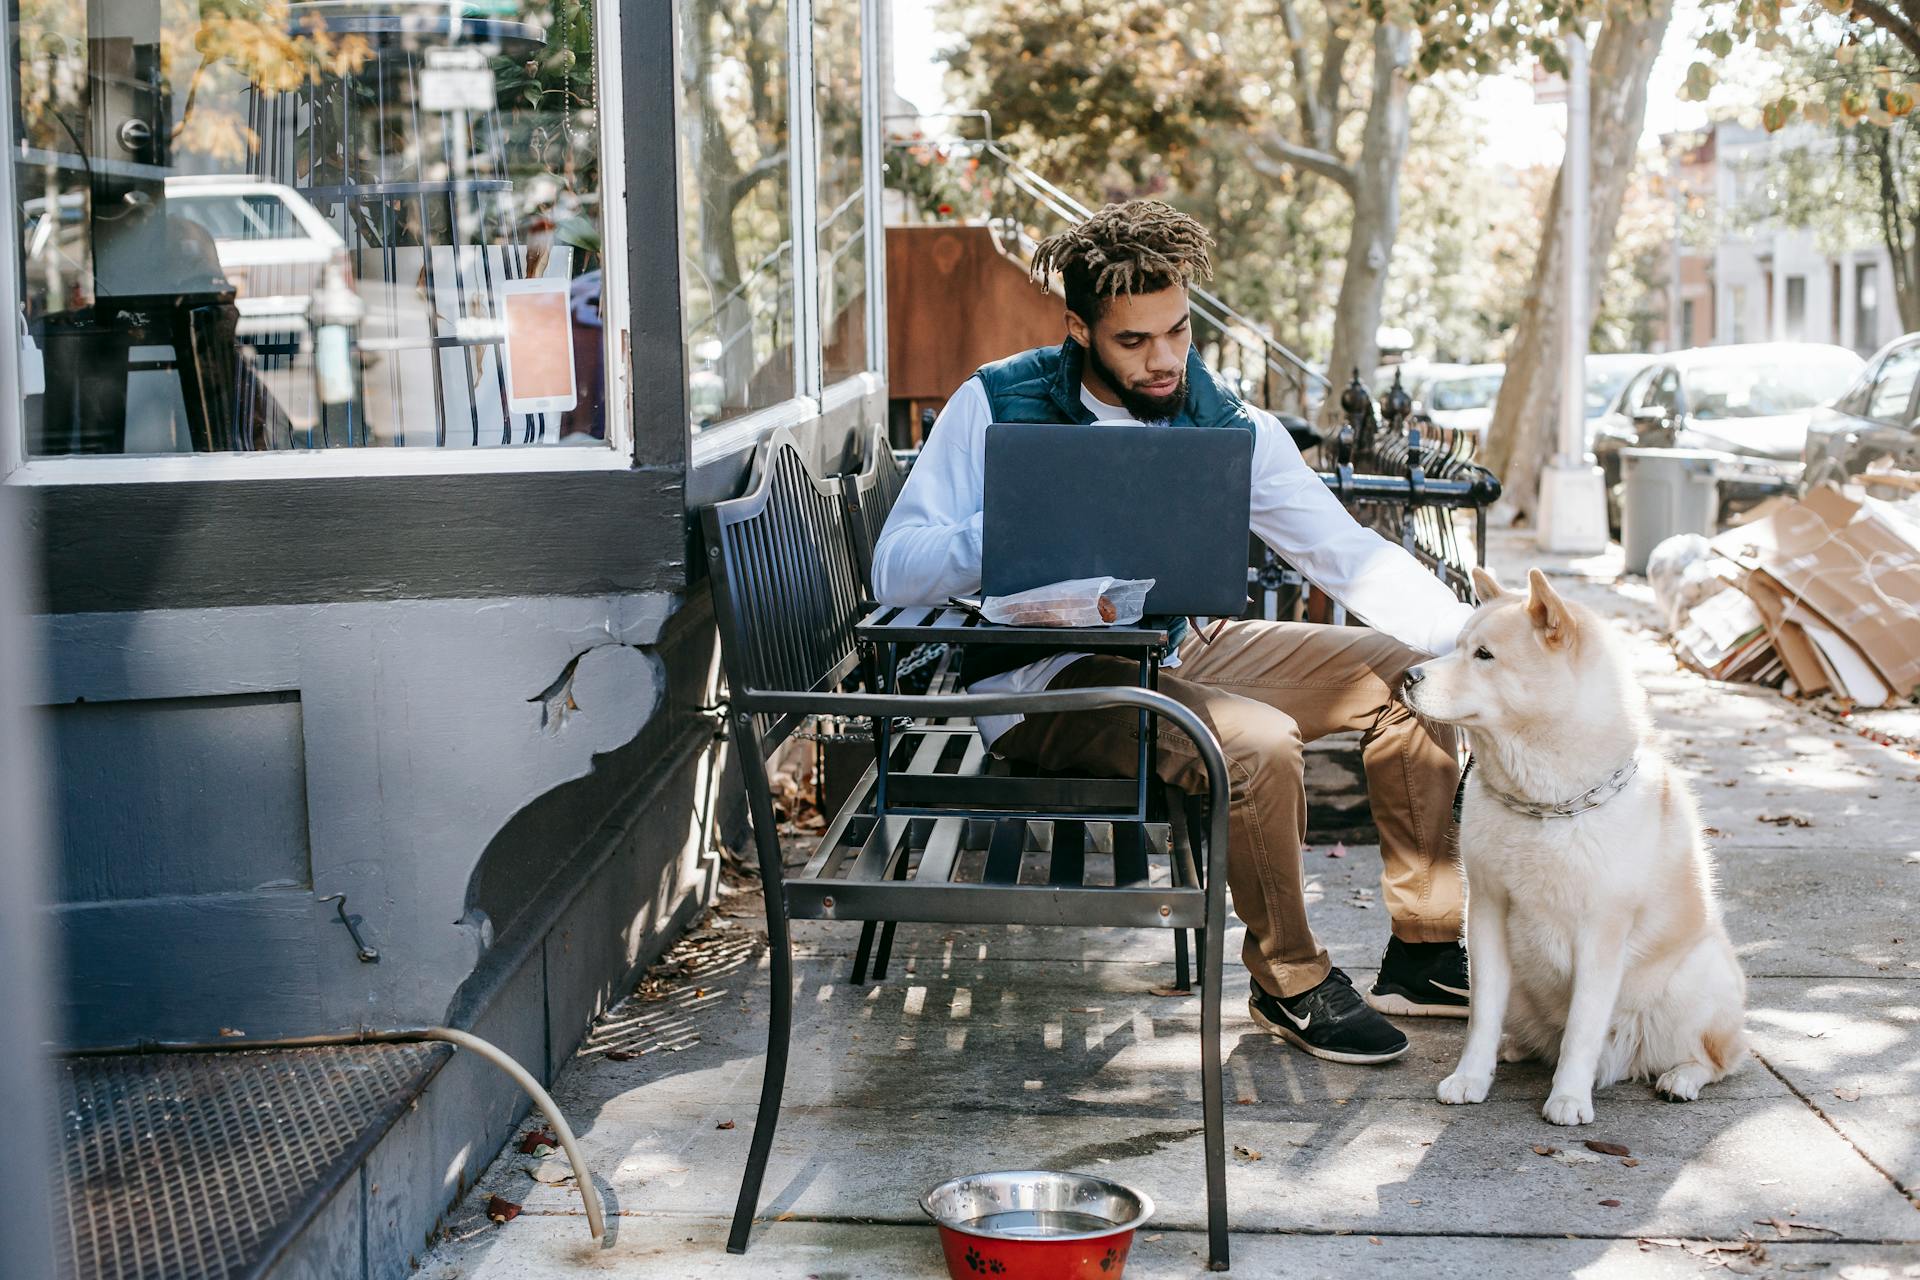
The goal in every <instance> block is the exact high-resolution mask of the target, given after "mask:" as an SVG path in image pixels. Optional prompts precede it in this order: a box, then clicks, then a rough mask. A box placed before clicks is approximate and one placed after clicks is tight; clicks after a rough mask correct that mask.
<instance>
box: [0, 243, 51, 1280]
mask: <svg viewBox="0 0 1920 1280" xmlns="http://www.w3.org/2000/svg"><path fill="white" fill-rule="evenodd" d="M0 251H5V250H4V246H0ZM17 506H18V495H17V494H16V493H15V492H14V491H13V490H10V489H7V488H4V487H0V974H5V975H6V978H5V981H0V1027H5V1028H6V1029H7V1034H6V1035H0V1098H5V1099H6V1100H7V1106H8V1108H9V1109H10V1110H11V1111H12V1113H13V1114H14V1115H15V1116H19V1117H23V1118H27V1121H28V1122H27V1123H24V1124H21V1125H19V1126H18V1129H19V1132H18V1133H17V1134H16V1135H15V1136H14V1139H13V1140H12V1141H11V1142H9V1143H8V1146H9V1147H10V1148H11V1150H9V1152H8V1155H7V1158H6V1159H5V1160H4V1161H0V1258H4V1259H6V1264H5V1267H6V1270H7V1274H9V1275H15V1274H17V1275H22V1276H45V1275H52V1274H53V1242H52V1239H51V1237H50V1235H49V1227H50V1226H51V1224H52V1222H53V1213H52V1210H51V1208H50V1205H49V1202H48V1198H47V1197H48V1194H49V1192H50V1190H51V1186H52V1181H53V1179H52V1172H51V1171H52V1170H53V1169H54V1167H55V1165H54V1157H53V1153H52V1150H51V1148H52V1146H53V1143H52V1141H51V1138H52V1136H53V1125H52V1124H45V1125H40V1124H34V1123H32V1121H31V1117H35V1116H50V1115H51V1114H52V1111H53V1107H52V1104H51V1101H50V1099H51V1096H52V1090H51V1089H50V1088H49V1087H48V1080H47V1072H46V1062H45V1060H44V1059H43V1057H42V1053H43V1049H42V1046H43V1045H44V1044H45V1042H46V1035H45V1030H44V1029H45V1027H46V1025H47V1003H46V1002H47V992H48V988H47V985H46V977H47V965H46V958H47V957H46V950H45V947H44V945H43V938H44V935H45V930H43V929H42V927H41V925H42V921H41V920H40V919H39V903H40V900H41V897H40V895H41V884H42V870H43V868H42V863H41V852H42V848H43V844H42V825H41V811H40V809H41V807H40V800H41V796H42V794H43V788H42V786H41V778H42V775H41V772H40V752H39V750H38V744H37V743H36V742H35V741H34V740H33V737H32V733H31V725H30V722H29V719H28V716H27V713H26V702H27V698H28V691H29V689H30V688H31V685H32V682H33V679H32V672H31V665H30V664H31V663H32V661H33V658H34V653H33V648H32V645H31V644H30V642H29V639H30V637H29V632H28V628H27V625H26V617H25V612H24V611H25V609H26V604H27V602H26V581H27V577H26V568H25V566H26V564H27V561H28V557H27V555H26V554H25V547H24V541H25V539H24V537H23V535H22V533H21V529H22V524H21V521H20V518H19V512H18V510H17ZM14 1268H18V1270H17V1271H15V1270H14Z"/></svg>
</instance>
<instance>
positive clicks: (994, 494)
mask: <svg viewBox="0 0 1920 1280" xmlns="http://www.w3.org/2000/svg"><path fill="white" fill-rule="evenodd" d="M1252 478H1253V433H1252V432H1249V431H1239V430H1234V429H1230V428H1215V429H1201V428H1188V427H1165V426H1159V427H1155V426H1144V425H1133V424H1122V423H1110V422H1109V423H1096V424H1093V425H1089V426H1072V425H1050V424H1031V423H1007V422H996V423H994V424H993V425H991V426H989V427H988V428H987V469H986V492H985V514H984V518H983V528H982V544H981V563H980V568H981V582H982V590H983V592H984V593H985V594H986V595H990V596H999V595H1011V594H1012V593H1014V592H1016V591H1025V590H1028V589H1029V588H1032V587H1043V586H1046V585H1047V584H1048V583H1052V582H1061V581H1065V580H1067V579H1070V578H1092V577H1100V576H1104V575H1111V576H1112V577H1115V578H1152V579H1154V587H1153V590H1152V592H1151V593H1149V594H1148V596H1147V613H1149V614H1161V615H1181V614H1195V615H1203V616H1208V617H1234V618H1237V617H1239V616H1240V615H1241V614H1243V613H1245V612H1246V606H1247V525H1248V512H1247V507H1248V498H1249V494H1250V491H1251V486H1252Z"/></svg>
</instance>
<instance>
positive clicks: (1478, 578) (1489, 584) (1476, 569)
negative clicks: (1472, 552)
mask: <svg viewBox="0 0 1920 1280" xmlns="http://www.w3.org/2000/svg"><path fill="white" fill-rule="evenodd" d="M1473 593H1474V594H1475V595H1476V596H1479V597H1480V603H1481V604H1486V603H1487V602H1488V601H1490V600H1498V599H1499V598H1500V597H1501V596H1503V595H1505V594H1507V589H1506V588H1505V587H1503V586H1501V585H1500V579H1498V578H1496V577H1494V576H1493V575H1492V574H1490V573H1488V572H1487V571H1486V570H1485V569H1482V568H1481V567H1480V566H1479V565H1475V566H1473Z"/></svg>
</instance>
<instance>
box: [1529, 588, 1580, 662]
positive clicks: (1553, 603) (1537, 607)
mask: <svg viewBox="0 0 1920 1280" xmlns="http://www.w3.org/2000/svg"><path fill="white" fill-rule="evenodd" d="M1527 614H1528V615H1529V616H1530V617H1531V618H1532V619H1533V626H1534V629H1535V630H1536V631H1538V632H1539V633H1540V638H1541V639H1543V640H1545V641H1546V642H1547V647H1548V648H1549V649H1558V648H1560V647H1561V646H1563V645H1568V644H1572V643H1573V615H1572V614H1571V613H1569V612H1568V611H1567V602H1566V601H1564V600H1562V599H1561V598H1560V597H1559V596H1558V595H1556V594H1555V593H1554V590H1553V588H1552V587H1551V586H1550V585H1548V583H1547V575H1546V574H1544V573H1542V572H1540V571H1539V570H1538V569H1529V570H1527Z"/></svg>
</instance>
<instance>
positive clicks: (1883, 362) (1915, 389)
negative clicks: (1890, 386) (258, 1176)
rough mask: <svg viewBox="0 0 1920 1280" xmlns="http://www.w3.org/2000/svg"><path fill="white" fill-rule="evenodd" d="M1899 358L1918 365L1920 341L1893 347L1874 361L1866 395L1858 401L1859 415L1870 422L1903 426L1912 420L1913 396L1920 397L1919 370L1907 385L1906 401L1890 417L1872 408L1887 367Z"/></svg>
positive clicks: (1877, 397)
mask: <svg viewBox="0 0 1920 1280" xmlns="http://www.w3.org/2000/svg"><path fill="white" fill-rule="evenodd" d="M1899 360H1911V361H1913V362H1914V363H1915V364H1916V365H1920V342H1916V343H1911V344H1909V345H1907V346H1903V347H1895V348H1894V349H1893V350H1891V351H1889V352H1887V353H1886V354H1885V355H1883V356H1881V357H1880V359H1879V361H1877V362H1876V363H1875V365H1874V367H1873V371H1872V376H1871V378H1870V379H1869V380H1868V382H1867V387H1866V395H1865V396H1863V397H1862V398H1861V401H1860V409H1859V413H1860V416H1861V417H1863V418H1866V419H1867V420H1869V421H1871V422H1881V423H1885V424H1886V425H1888V426H1892V427H1899V426H1905V425H1906V424H1907V423H1908V422H1910V421H1912V419H1913V415H1914V402H1915V398H1916V397H1920V372H1916V375H1915V378H1914V381H1913V383H1912V384H1911V385H1910V386H1908V387H1907V398H1906V401H1905V402H1904V403H1903V404H1901V405H1900V406H1899V407H1898V408H1896V409H1895V410H1894V413H1893V415H1892V416H1891V417H1883V416H1881V415H1880V414H1878V413H1876V412H1875V410H1874V401H1876V400H1877V399H1879V396H1880V384H1881V382H1882V381H1884V380H1885V378H1886V374H1887V369H1888V367H1889V366H1890V365H1893V364H1894V362H1895V361H1899Z"/></svg>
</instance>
